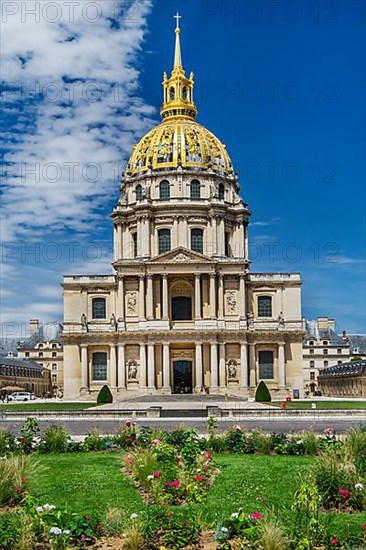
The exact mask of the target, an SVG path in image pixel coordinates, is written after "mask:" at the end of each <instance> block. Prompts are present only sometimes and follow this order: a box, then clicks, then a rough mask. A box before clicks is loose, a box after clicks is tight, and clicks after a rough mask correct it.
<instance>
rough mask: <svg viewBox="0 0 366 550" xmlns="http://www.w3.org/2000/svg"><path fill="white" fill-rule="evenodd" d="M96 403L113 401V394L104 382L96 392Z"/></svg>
mask: <svg viewBox="0 0 366 550" xmlns="http://www.w3.org/2000/svg"><path fill="white" fill-rule="evenodd" d="M97 403H101V404H103V403H113V395H112V393H111V390H110V389H109V388H108V386H107V385H106V384H105V385H104V386H103V387H102V388H101V390H100V391H99V393H98V397H97Z"/></svg>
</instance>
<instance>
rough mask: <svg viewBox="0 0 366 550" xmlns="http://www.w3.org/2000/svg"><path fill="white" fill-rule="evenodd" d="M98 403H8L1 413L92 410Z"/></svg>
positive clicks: (2, 406)
mask: <svg viewBox="0 0 366 550" xmlns="http://www.w3.org/2000/svg"><path fill="white" fill-rule="evenodd" d="M96 406H97V403H59V402H52V401H50V402H48V403H7V404H4V405H0V411H4V410H5V411H30V412H38V411H39V412H46V411H75V410H83V409H90V408H91V407H96Z"/></svg>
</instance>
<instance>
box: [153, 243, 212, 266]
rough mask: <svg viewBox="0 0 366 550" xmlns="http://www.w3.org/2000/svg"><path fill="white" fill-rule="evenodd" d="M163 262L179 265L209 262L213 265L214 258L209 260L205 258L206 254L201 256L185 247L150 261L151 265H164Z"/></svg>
mask: <svg viewBox="0 0 366 550" xmlns="http://www.w3.org/2000/svg"><path fill="white" fill-rule="evenodd" d="M162 262H168V263H173V262H174V263H179V262H182V263H184V262H197V263H202V262H205V263H207V262H209V263H212V262H213V260H212V258H209V257H208V256H205V255H204V254H200V253H199V252H193V250H189V249H188V248H184V247H183V246H180V247H178V248H174V250H169V252H164V254H160V255H159V256H156V257H155V258H154V259H153V260H150V262H149V263H150V264H154V263H162Z"/></svg>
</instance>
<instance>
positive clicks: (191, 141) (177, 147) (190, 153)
mask: <svg viewBox="0 0 366 550" xmlns="http://www.w3.org/2000/svg"><path fill="white" fill-rule="evenodd" d="M178 166H182V168H196V169H210V170H214V171H215V172H218V173H226V174H228V173H230V174H231V173H233V167H232V163H231V160H230V157H229V155H228V154H227V151H226V147H225V145H223V144H222V143H221V141H220V140H219V139H218V138H217V137H216V136H215V135H214V134H212V133H211V132H210V131H209V130H207V128H205V127H204V126H201V124H198V123H197V122H195V121H193V120H189V119H185V118H181V119H168V120H166V121H164V122H162V123H161V124H159V126H157V127H156V128H153V129H152V130H150V132H149V133H148V134H146V136H145V137H143V138H142V140H141V141H140V142H139V143H138V144H137V145H136V146H135V148H134V150H133V152H132V155H131V158H130V160H129V163H128V166H127V172H128V173H130V174H131V175H135V174H138V173H143V172H146V171H147V170H149V169H150V168H151V169H152V170H157V169H165V170H167V169H170V168H177V167H178Z"/></svg>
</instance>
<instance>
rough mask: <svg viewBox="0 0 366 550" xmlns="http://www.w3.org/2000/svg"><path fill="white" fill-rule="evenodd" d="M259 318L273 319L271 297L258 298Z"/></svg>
mask: <svg viewBox="0 0 366 550" xmlns="http://www.w3.org/2000/svg"><path fill="white" fill-rule="evenodd" d="M258 317H272V298H271V296H259V297H258Z"/></svg>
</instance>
